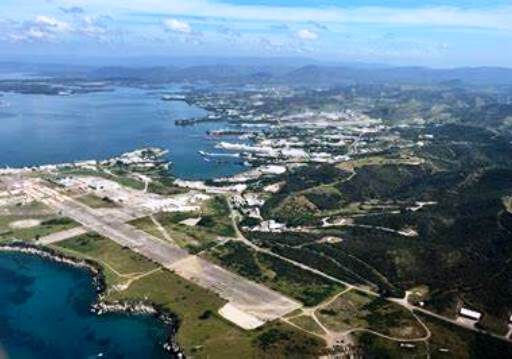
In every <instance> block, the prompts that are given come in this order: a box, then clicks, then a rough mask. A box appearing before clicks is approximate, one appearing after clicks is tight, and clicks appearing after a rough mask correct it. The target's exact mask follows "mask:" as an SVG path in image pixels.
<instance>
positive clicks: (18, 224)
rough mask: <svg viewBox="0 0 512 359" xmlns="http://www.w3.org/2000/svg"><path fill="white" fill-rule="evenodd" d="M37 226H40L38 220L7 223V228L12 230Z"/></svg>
mask: <svg viewBox="0 0 512 359" xmlns="http://www.w3.org/2000/svg"><path fill="white" fill-rule="evenodd" d="M39 225H41V221H40V220H38V219H22V220H19V221H14V222H11V223H9V227H10V228H12V229H24V228H33V227H37V226H39Z"/></svg>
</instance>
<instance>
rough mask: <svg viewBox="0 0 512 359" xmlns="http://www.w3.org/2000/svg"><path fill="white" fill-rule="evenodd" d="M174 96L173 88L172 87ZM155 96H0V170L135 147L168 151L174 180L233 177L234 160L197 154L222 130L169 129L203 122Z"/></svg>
mask: <svg viewBox="0 0 512 359" xmlns="http://www.w3.org/2000/svg"><path fill="white" fill-rule="evenodd" d="M174 89H176V87H174ZM160 97H161V94H160V92H158V91H148V90H143V89H134V88H116V89H115V91H112V92H99V93H90V94H81V95H73V96H46V95H23V94H13V93H4V94H3V96H0V167H3V166H11V167H18V166H30V165H38V164H47V163H62V162H71V161H73V160H85V159H104V158H106V157H109V156H113V155H117V154H120V153H122V152H126V151H130V150H133V149H135V148H138V147H142V146H160V147H163V148H167V149H169V150H170V154H169V156H168V157H169V159H170V160H171V161H172V162H173V169H172V171H173V173H174V174H176V175H177V176H179V177H183V178H189V179H206V178H213V177H218V176H225V175H231V174H234V173H237V172H239V171H241V170H242V169H243V167H241V166H240V165H239V164H237V163H235V162H234V161H231V162H228V163H226V162H224V163H217V162H214V161H212V162H205V161H204V160H203V158H202V157H201V156H200V155H199V154H198V151H199V150H203V151H206V152H212V151H214V152H219V151H218V150H215V149H214V145H215V142H213V141H212V139H211V138H208V137H207V136H206V131H207V130H209V129H219V128H224V127H225V126H226V124H225V123H202V124H198V125H195V126H188V127H181V126H175V125H174V121H175V120H176V119H182V118H192V117H196V116H200V115H204V114H205V111H204V110H202V109H200V108H198V107H195V106H189V105H187V104H186V103H184V102H167V101H162V100H161V99H160Z"/></svg>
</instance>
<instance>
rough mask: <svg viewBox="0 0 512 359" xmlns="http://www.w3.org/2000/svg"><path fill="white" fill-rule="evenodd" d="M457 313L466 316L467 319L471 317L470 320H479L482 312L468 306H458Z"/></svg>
mask: <svg viewBox="0 0 512 359" xmlns="http://www.w3.org/2000/svg"><path fill="white" fill-rule="evenodd" d="M459 314H460V315H461V316H463V317H466V318H469V319H472V320H476V321H478V320H480V318H482V313H480V312H477V311H476V310H471V309H468V308H464V307H462V308H460V311H459Z"/></svg>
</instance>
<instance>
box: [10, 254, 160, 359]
mask: <svg viewBox="0 0 512 359" xmlns="http://www.w3.org/2000/svg"><path fill="white" fill-rule="evenodd" d="M94 299H95V292H94V288H93V286H92V278H91V276H90V274H89V273H88V272H87V271H85V270H82V269H77V268H73V267H70V266H67V265H64V264H58V263H54V262H50V261H48V260H44V259H41V258H38V257H35V256H30V255H26V254H18V253H2V254H0V358H3V357H4V355H5V356H6V357H7V358H12V359H24V358H45V359H46V358H52V359H58V358H96V357H97V356H98V354H100V353H103V358H165V357H166V353H165V352H164V351H163V349H162V344H163V343H164V341H165V339H166V336H167V331H166V329H165V327H164V325H163V323H161V322H160V321H158V320H157V319H154V318H150V317H146V316H128V315H122V314H107V315H103V316H96V315H94V314H92V313H90V311H89V309H90V306H91V304H92V303H93V302H94ZM2 346H3V348H2Z"/></svg>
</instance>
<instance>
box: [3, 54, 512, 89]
mask: <svg viewBox="0 0 512 359" xmlns="http://www.w3.org/2000/svg"><path fill="white" fill-rule="evenodd" d="M304 61H306V60H302V61H298V60H297V61H291V60H290V61H289V62H287V61H285V59H281V60H279V61H278V60H276V61H270V60H268V59H267V60H261V61H259V62H258V59H251V60H249V59H247V60H245V61H242V62H240V61H239V62H236V61H234V60H233V61H223V62H222V63H221V62H220V61H219V63H217V64H214V65H211V64H198V65H194V66H180V65H182V63H181V62H179V64H180V65H175V64H173V65H172V66H146V67H144V66H130V67H128V66H127V67H123V66H108V67H93V66H85V65H58V64H19V63H12V62H11V63H2V64H0V71H4V72H5V71H13V72H14V71H18V72H36V73H38V74H41V75H46V76H55V77H68V78H69V77H75V78H86V79H94V80H114V79H115V80H129V81H146V82H198V81H205V82H214V83H228V84H241V83H247V84H258V83H268V84H288V85H296V86H337V85H346V84H372V83H374V84H384V83H393V84H450V85H512V68H500V67H464V68H454V69H432V68H427V67H391V66H385V65H378V64H376V65H365V64H344V65H324V64H312V65H304V64H303V62H304Z"/></svg>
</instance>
